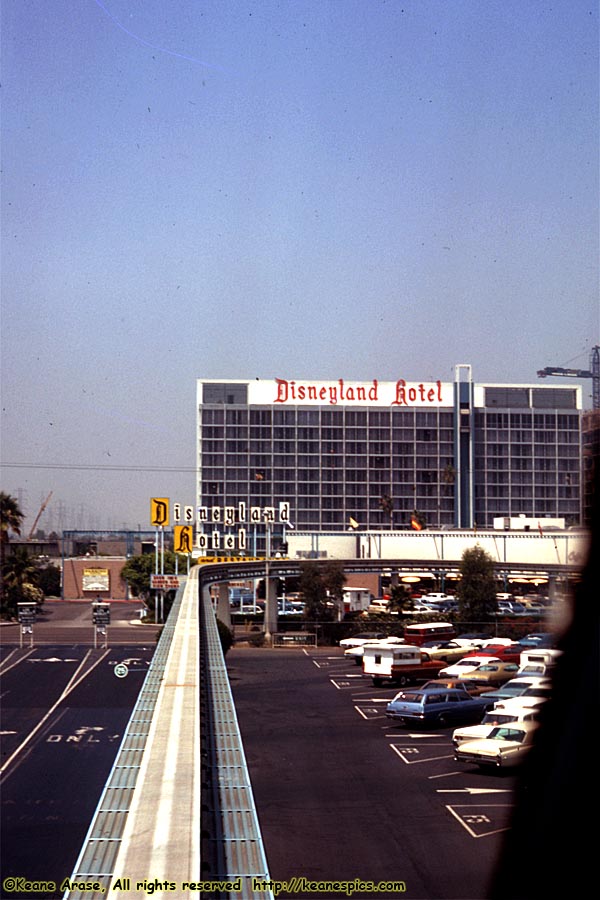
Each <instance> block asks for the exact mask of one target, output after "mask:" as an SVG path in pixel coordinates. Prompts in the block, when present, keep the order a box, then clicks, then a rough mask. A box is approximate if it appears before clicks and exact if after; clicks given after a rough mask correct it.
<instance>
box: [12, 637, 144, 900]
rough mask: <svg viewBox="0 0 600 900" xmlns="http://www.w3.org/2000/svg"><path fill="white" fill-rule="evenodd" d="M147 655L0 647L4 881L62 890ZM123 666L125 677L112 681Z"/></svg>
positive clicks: (140, 650) (126, 650)
mask: <svg viewBox="0 0 600 900" xmlns="http://www.w3.org/2000/svg"><path fill="white" fill-rule="evenodd" d="M2 630H3V631H4V630H5V629H2ZM71 632H72V637H74V638H76V637H77V630H76V629H73V628H72V629H71ZM153 653H154V642H153V641H151V642H150V643H149V644H147V645H146V646H142V645H134V646H131V645H130V646H120V647H109V648H106V649H97V650H94V649H93V648H90V647H88V646H84V645H82V644H78V643H75V644H74V645H71V646H60V645H54V646H43V647H34V648H33V649H31V648H24V649H23V650H19V649H18V648H15V647H9V646H5V647H3V648H2V662H1V668H0V674H1V679H2V772H1V776H0V779H1V780H0V792H1V818H2V828H1V847H0V850H1V852H0V856H1V858H2V884H3V885H4V884H5V879H7V878H11V877H14V878H18V877H25V878H27V879H28V880H30V881H54V882H55V883H56V885H57V886H58V885H60V883H61V882H62V881H63V879H64V878H67V877H69V876H70V874H71V872H72V871H73V866H74V864H75V860H76V859H77V855H78V853H79V850H80V848H81V844H82V842H83V839H84V837H85V835H86V832H87V829H88V827H89V823H90V819H91V816H92V814H93V812H94V810H95V808H96V804H97V803H98V798H99V796H100V793H101V791H102V788H103V786H104V784H105V782H106V779H107V777H108V774H109V772H110V769H111V766H112V763H113V760H114V757H115V754H116V752H117V750H118V748H119V744H120V742H121V739H122V736H123V732H124V729H125V727H126V725H127V722H128V721H129V717H130V715H131V710H132V708H133V705H134V703H135V700H136V698H137V695H138V693H139V690H140V687H141V685H142V682H143V679H144V677H145V675H146V672H147V669H148V665H149V662H150V660H151V658H152V655H153ZM123 662H125V663H127V665H128V670H129V671H128V675H127V677H125V678H118V677H115V666H116V665H117V664H118V663H123ZM0 892H1V896H2V900H9V898H10V900H21V897H22V896H24V895H22V894H20V893H13V892H8V891H7V890H5V889H4V888H0ZM27 896H28V897H36V898H38V900H39V898H44V897H46V898H50V897H61V896H62V892H61V891H60V890H56V891H41V892H35V893H34V894H31V893H28V894H27Z"/></svg>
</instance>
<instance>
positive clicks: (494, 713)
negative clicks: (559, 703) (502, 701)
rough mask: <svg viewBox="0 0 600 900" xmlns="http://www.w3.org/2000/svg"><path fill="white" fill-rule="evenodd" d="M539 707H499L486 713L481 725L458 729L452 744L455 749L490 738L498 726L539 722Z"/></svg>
mask: <svg viewBox="0 0 600 900" xmlns="http://www.w3.org/2000/svg"><path fill="white" fill-rule="evenodd" d="M543 702H544V701H543V700H542V701H541V703H543ZM538 717H539V706H537V705H535V706H524V705H518V706H513V707H511V706H510V705H506V706H500V705H497V706H495V707H494V708H493V709H491V710H489V712H486V714H485V716H484V717H483V719H482V720H481V723H480V724H479V725H467V726H465V727H463V728H456V729H455V730H454V733H453V734H452V743H453V744H454V746H455V747H458V746H460V745H461V744H465V743H466V742H467V741H477V740H481V739H482V738H487V737H489V736H490V734H491V732H492V730H493V729H494V728H495V727H496V726H497V725H508V724H509V723H510V722H519V723H520V722H537V721H538Z"/></svg>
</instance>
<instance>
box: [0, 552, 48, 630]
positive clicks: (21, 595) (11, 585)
mask: <svg viewBox="0 0 600 900" xmlns="http://www.w3.org/2000/svg"><path fill="white" fill-rule="evenodd" d="M2 580H3V594H2V609H3V612H4V613H8V614H9V615H11V616H14V615H15V614H16V612H17V604H18V603H24V602H29V603H31V602H34V603H37V604H38V606H41V604H42V603H43V602H44V592H43V591H42V590H41V589H40V587H39V586H38V583H37V582H38V568H37V566H36V565H35V562H34V561H33V560H32V559H31V557H30V556H29V554H28V553H27V550H26V549H25V548H24V547H15V549H14V550H13V552H12V553H11V554H10V556H9V557H8V558H7V559H6V560H5V562H4V565H3V567H2Z"/></svg>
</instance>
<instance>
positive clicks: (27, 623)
mask: <svg viewBox="0 0 600 900" xmlns="http://www.w3.org/2000/svg"><path fill="white" fill-rule="evenodd" d="M36 615H37V606H36V604H35V603H27V602H22V603H17V616H18V619H19V625H20V626H21V633H20V640H19V646H20V647H21V648H22V647H23V636H24V635H25V634H28V635H29V646H30V647H33V626H34V625H35V618H36Z"/></svg>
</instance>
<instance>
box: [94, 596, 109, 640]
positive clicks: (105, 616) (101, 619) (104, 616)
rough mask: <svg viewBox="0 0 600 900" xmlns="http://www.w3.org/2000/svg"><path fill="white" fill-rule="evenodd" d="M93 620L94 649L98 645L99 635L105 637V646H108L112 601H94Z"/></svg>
mask: <svg viewBox="0 0 600 900" xmlns="http://www.w3.org/2000/svg"><path fill="white" fill-rule="evenodd" d="M92 622H93V623H94V649H97V647H98V635H102V636H103V637H104V644H103V646H104V647H108V626H109V625H110V603H104V602H102V601H100V600H95V601H94V602H93V603H92Z"/></svg>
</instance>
